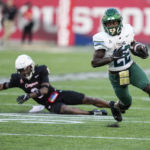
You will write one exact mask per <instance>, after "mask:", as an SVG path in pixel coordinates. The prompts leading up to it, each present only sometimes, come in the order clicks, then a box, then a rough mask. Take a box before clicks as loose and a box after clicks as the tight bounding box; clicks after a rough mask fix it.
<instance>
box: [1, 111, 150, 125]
mask: <svg viewBox="0 0 150 150" xmlns="http://www.w3.org/2000/svg"><path fill="white" fill-rule="evenodd" d="M12 121H13V122H14V121H15V122H17V123H37V124H84V123H86V122H87V121H95V122H108V121H109V122H114V119H113V117H112V116H90V115H87V116H86V115H58V114H49V113H46V114H30V113H28V114H27V113H0V122H12ZM123 122H124V123H136V124H137V123H138V124H140V123H142V124H150V121H149V120H147V121H146V120H144V121H142V120H135V119H134V118H131V117H124V121H123Z"/></svg>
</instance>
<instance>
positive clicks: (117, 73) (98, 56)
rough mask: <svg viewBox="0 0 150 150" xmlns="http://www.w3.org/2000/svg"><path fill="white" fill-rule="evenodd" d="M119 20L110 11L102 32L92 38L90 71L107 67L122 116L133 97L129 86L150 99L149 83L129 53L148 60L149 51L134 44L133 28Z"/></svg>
mask: <svg viewBox="0 0 150 150" xmlns="http://www.w3.org/2000/svg"><path fill="white" fill-rule="evenodd" d="M122 20H123V18H122V16H121V14H120V13H119V11H118V10H117V9H115V8H109V9H107V10H106V11H105V14H104V16H103V17H102V25H103V27H104V32H99V33H97V34H95V35H94V36H93V43H94V49H95V52H94V55H93V59H92V61H91V64H92V66H93V67H100V66H104V65H108V71H109V79H110V82H111V84H112V87H113V89H114V92H115V94H116V96H117V97H118V99H119V101H118V102H117V103H115V104H112V105H115V108H117V109H118V114H114V117H116V115H120V116H121V114H122V113H125V111H126V110H127V109H128V108H129V107H130V106H131V103H132V97H131V95H130V93H129V89H128V85H129V84H131V85H133V86H135V87H137V88H140V89H141V90H143V91H145V92H147V93H148V94H149V95H150V81H149V79H148V77H147V76H146V74H145V72H144V71H143V70H142V69H141V68H140V67H139V66H138V65H137V64H136V63H135V62H134V61H133V59H132V58H131V53H132V54H134V55H136V56H138V57H141V58H142V59H146V58H148V55H149V54H148V49H147V47H146V46H145V45H144V44H141V43H138V42H136V41H135V40H134V32H133V28H132V27H131V25H130V24H123V23H122Z"/></svg>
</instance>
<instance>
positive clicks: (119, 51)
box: [112, 47, 124, 60]
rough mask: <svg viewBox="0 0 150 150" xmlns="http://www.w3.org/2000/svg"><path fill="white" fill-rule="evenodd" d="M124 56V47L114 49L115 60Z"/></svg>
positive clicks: (113, 56)
mask: <svg viewBox="0 0 150 150" xmlns="http://www.w3.org/2000/svg"><path fill="white" fill-rule="evenodd" d="M123 57H124V54H123V50H122V47H120V48H118V49H115V50H114V51H113V54H112V58H113V60H117V59H120V58H123Z"/></svg>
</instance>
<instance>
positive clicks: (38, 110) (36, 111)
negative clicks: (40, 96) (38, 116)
mask: <svg viewBox="0 0 150 150" xmlns="http://www.w3.org/2000/svg"><path fill="white" fill-rule="evenodd" d="M44 108H45V106H43V105H38V106H33V107H32V109H30V110H29V113H38V112H41V111H43V110H44Z"/></svg>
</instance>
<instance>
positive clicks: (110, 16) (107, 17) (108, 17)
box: [102, 8, 122, 36]
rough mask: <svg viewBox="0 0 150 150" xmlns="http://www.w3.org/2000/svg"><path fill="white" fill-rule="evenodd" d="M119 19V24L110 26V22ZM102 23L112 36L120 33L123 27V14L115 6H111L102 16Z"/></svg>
mask: <svg viewBox="0 0 150 150" xmlns="http://www.w3.org/2000/svg"><path fill="white" fill-rule="evenodd" d="M115 21H117V22H118V23H117V24H118V25H116V26H108V25H107V24H108V23H111V22H115ZM102 24H103V27H104V30H105V32H107V33H108V34H109V35H111V36H115V35H119V34H120V32H121V29H122V16H121V14H120V13H119V12H118V10H117V9H115V8H109V9H107V10H106V11H105V14H104V16H103V18H102Z"/></svg>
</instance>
